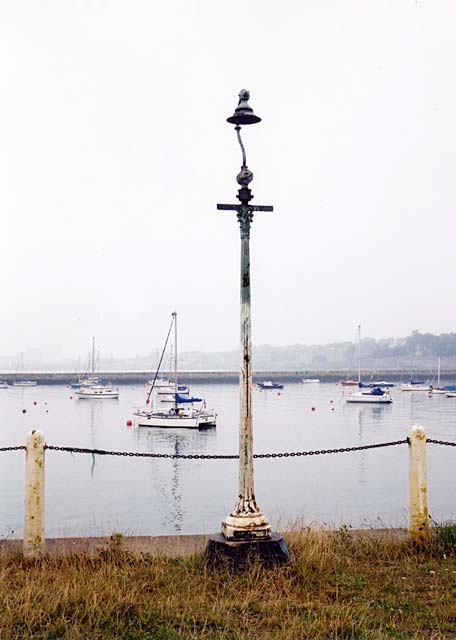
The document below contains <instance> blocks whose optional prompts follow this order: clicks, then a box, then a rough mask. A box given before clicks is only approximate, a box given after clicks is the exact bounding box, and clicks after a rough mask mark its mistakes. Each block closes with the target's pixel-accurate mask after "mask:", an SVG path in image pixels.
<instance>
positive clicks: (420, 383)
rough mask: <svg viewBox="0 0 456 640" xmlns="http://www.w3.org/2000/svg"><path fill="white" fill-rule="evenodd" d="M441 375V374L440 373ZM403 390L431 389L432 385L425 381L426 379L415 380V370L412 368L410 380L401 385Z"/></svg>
mask: <svg viewBox="0 0 456 640" xmlns="http://www.w3.org/2000/svg"><path fill="white" fill-rule="evenodd" d="M439 377H440V375H439ZM401 390H402V391H427V392H428V393H429V391H431V390H432V389H431V385H430V384H427V383H426V382H424V380H414V379H413V371H412V369H411V368H410V382H406V383H405V384H403V385H401Z"/></svg>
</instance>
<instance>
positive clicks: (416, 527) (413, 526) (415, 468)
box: [408, 424, 429, 540]
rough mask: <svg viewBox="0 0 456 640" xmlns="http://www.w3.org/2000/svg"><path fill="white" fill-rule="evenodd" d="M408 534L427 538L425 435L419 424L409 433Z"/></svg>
mask: <svg viewBox="0 0 456 640" xmlns="http://www.w3.org/2000/svg"><path fill="white" fill-rule="evenodd" d="M408 532H409V535H410V536H411V537H413V538H417V539H423V540H424V539H427V538H428V537H429V511H428V503H427V478H426V434H425V432H424V429H423V427H422V426H420V425H419V424H414V425H412V427H410V431H409V509H408Z"/></svg>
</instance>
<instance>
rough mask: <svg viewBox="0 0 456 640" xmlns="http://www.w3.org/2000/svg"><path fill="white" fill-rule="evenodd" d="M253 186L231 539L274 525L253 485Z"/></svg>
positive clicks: (263, 533) (244, 259)
mask: <svg viewBox="0 0 456 640" xmlns="http://www.w3.org/2000/svg"><path fill="white" fill-rule="evenodd" d="M250 198H251V193H250V189H247V188H244V189H240V199H241V206H240V208H239V212H238V220H239V224H240V228H241V282H240V285H241V287H240V288H241V363H240V364H241V366H240V377H239V386H240V420H239V498H238V501H237V503H236V505H235V507H234V509H233V511H232V512H231V514H230V515H229V516H228V517H227V518H226V520H225V521H224V522H222V533H223V535H224V536H225V538H227V539H228V540H239V539H246V538H269V537H270V536H271V527H270V525H269V522H268V519H267V518H266V517H265V516H264V515H263V514H262V513H261V511H260V509H259V507H258V505H257V503H256V500H255V492H254V487H253V430H252V348H251V332H250V328H251V322H250V311H251V306H250V224H251V222H252V220H253V213H252V209H253V208H251V207H250V206H249V204H248V203H249V200H250Z"/></svg>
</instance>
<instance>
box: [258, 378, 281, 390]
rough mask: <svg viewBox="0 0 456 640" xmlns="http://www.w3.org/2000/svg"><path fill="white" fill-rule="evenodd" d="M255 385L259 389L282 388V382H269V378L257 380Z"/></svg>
mask: <svg viewBox="0 0 456 640" xmlns="http://www.w3.org/2000/svg"><path fill="white" fill-rule="evenodd" d="M257 386H258V387H259V388H260V389H283V384H280V382H271V380H265V381H264V382H258V384H257Z"/></svg>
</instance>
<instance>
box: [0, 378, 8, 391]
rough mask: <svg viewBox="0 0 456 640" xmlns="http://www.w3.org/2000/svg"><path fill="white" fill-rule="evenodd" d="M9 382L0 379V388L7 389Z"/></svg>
mask: <svg viewBox="0 0 456 640" xmlns="http://www.w3.org/2000/svg"><path fill="white" fill-rule="evenodd" d="M8 388H9V384H8V383H7V382H6V381H5V380H0V389H8Z"/></svg>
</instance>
